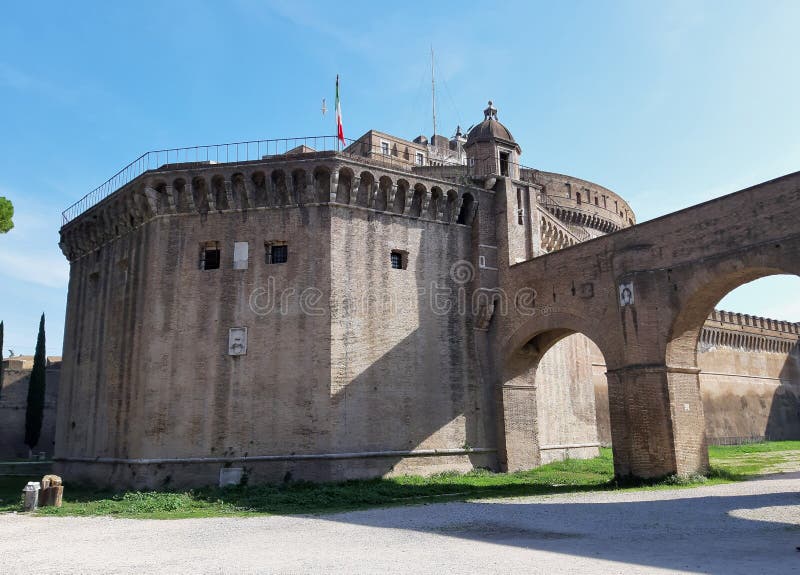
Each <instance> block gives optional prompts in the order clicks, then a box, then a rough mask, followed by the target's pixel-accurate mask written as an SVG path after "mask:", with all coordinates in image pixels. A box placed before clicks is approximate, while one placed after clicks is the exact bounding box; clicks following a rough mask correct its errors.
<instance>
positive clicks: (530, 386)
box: [499, 312, 618, 471]
mask: <svg viewBox="0 0 800 575" xmlns="http://www.w3.org/2000/svg"><path fill="white" fill-rule="evenodd" d="M575 335H581V336H583V338H577V339H576V338H573V339H572V340H571V341H569V340H567V338H568V337H570V336H575ZM586 339H588V340H589V341H591V342H592V343H594V345H595V346H596V347H597V348H599V349H600V352H601V353H602V354H603V356H604V358H605V360H606V363H607V364H614V363H615V362H618V359H615V358H614V357H613V356H616V355H618V354H617V352H616V350H614V349H612V348H610V346H609V345H608V342H606V341H605V339H604V338H603V337H602V334H601V333H600V330H599V328H598V326H597V325H596V322H591V321H588V320H586V319H585V318H582V317H580V316H576V315H573V314H569V313H561V312H556V313H552V314H547V315H536V316H532V317H531V318H530V319H529V320H528V321H527V322H525V323H524V324H523V325H522V326H520V328H519V329H518V330H517V331H516V332H515V333H514V334H513V335H512V336H511V337H510V338H509V339H508V341H506V344H505V347H504V350H503V353H502V354H501V356H502V363H503V366H502V372H501V373H502V376H501V382H500V384H501V386H500V390H501V394H500V397H501V398H502V400H501V406H500V409H501V411H502V414H503V417H502V422H503V431H504V433H503V434H502V437H501V441H500V442H499V448H500V449H499V451H500V463H501V466H502V467H503V468H504V469H505V470H507V471H518V470H523V469H530V468H531V467H534V466H537V465H541V464H542V463H546V462H547V461H548V460H547V459H546V458H547V457H548V453H554V452H553V451H547V452H545V451H543V449H542V448H547V449H555V448H556V447H555V446H554V445H552V443H553V441H552V440H553V439H554V437H551V438H550V439H551V441H550V443H551V445H550V446H546V445H544V444H546V443H548V441H547V440H546V439H544V438H545V437H546V436H547V435H548V434H550V435H552V434H553V433H555V434H556V435H559V432H558V431H556V430H555V429H553V428H552V426H550V425H549V424H548V418H550V420H549V421H550V423H554V421H553V417H556V418H559V420H560V419H561V418H563V415H562V416H554V415H553V413H552V412H548V411H547V408H546V407H545V406H544V405H540V404H539V399H540V397H541V396H540V394H541V393H543V390H546V387H547V384H548V382H550V381H551V380H550V379H549V378H548V373H551V371H549V369H548V365H549V366H550V369H552V365H553V358H551V360H550V361H548V362H547V363H543V360H545V358H546V357H547V354H548V352H550V351H551V350H552V349H553V348H554V347H555V346H556V345H557V344H559V343H560V342H562V341H563V342H564V344H565V345H566V347H560V349H559V353H565V352H566V353H569V352H570V350H572V352H573V353H575V352H579V350H580V349H581V348H582V347H583V349H584V350H585V351H586V353H591V351H590V350H589V348H588V347H586V346H587V345H588V344H586V343H585V342H586ZM567 341H569V343H567ZM540 369H541V370H543V371H542V373H540ZM581 383H582V384H585V385H586V386H587V389H586V391H585V393H586V394H589V395H590V396H591V399H589V400H587V402H588V403H583V405H584V406H586V407H588V409H589V411H588V412H584V413H589V414H590V415H591V417H592V418H594V413H595V412H594V386H593V384H592V383H591V379H590V380H589V381H585V380H581ZM544 393H545V394H547V393H548V392H547V391H544ZM551 393H552V392H551ZM556 393H558V392H556ZM578 395H580V394H578ZM545 397H546V395H545ZM571 405H575V406H578V405H581V403H580V402H579V403H577V404H571ZM570 413H572V412H570ZM577 413H580V412H576V414H575V417H576V418H577V419H576V420H574V423H578V422H579V421H582V419H581V417H580V416H579V415H577ZM570 421H572V420H570ZM556 427H558V426H557V425H556ZM543 434H544V435H543ZM559 436H560V435H559ZM555 443H556V444H563V443H564V442H563V441H555ZM567 443H569V442H567ZM572 447H573V448H574V447H578V448H582V449H584V450H588V449H596V447H597V445H596V443H595V444H590V445H587V444H585V443H584V444H583V446H582V447H581V446H580V445H578V446H572ZM587 455H588V456H591V454H590V453H587Z"/></svg>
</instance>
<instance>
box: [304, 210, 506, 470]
mask: <svg viewBox="0 0 800 575" xmlns="http://www.w3.org/2000/svg"><path fill="white" fill-rule="evenodd" d="M342 218H343V220H344V221H346V223H347V225H346V226H345V230H346V231H344V232H343V233H345V234H350V233H353V234H354V235H353V236H352V237H345V238H343V241H344V242H345V246H346V250H355V249H359V248H358V246H357V245H356V244H357V242H364V241H366V242H367V245H368V246H370V247H369V249H368V250H367V252H368V255H367V257H359V258H352V259H351V260H349V261H348V262H347V265H344V266H343V267H342V270H341V273H342V277H340V282H339V285H340V286H341V287H340V288H339V289H340V293H339V294H334V295H333V298H332V299H333V300H334V301H333V302H332V306H333V307H334V309H333V310H332V312H333V313H332V322H333V326H332V329H333V331H334V338H333V340H334V347H333V350H334V357H333V358H332V380H331V400H330V402H331V403H330V405H331V407H330V410H331V415H330V417H331V440H330V447H329V449H330V451H332V452H339V453H342V452H387V451H388V452H391V451H420V450H434V449H437V450H438V449H447V450H454V451H457V452H458V451H460V452H462V453H455V454H452V455H448V456H437V457H436V459H433V458H431V457H413V458H404V457H402V456H382V457H373V458H369V459H351V460H337V461H331V462H328V463H327V464H326V465H327V466H328V470H327V474H328V476H330V477H336V478H358V477H374V476H377V475H385V474H388V473H392V472H395V473H403V474H406V473H414V474H419V473H431V472H438V471H445V470H461V471H466V470H469V469H471V468H473V467H494V466H495V465H496V453H495V452H494V451H493V450H492V451H482V450H484V449H488V448H492V449H493V448H494V447H495V441H494V436H493V434H492V433H491V432H490V430H491V429H492V426H491V421H492V415H491V409H492V405H491V402H492V399H493V396H492V394H491V390H488V389H487V388H486V386H484V385H481V384H480V383H479V378H480V374H479V373H478V371H479V370H478V369H477V368H476V366H475V365H474V360H472V359H471V358H472V357H474V355H475V342H474V334H473V329H472V319H471V316H469V314H460V313H452V312H451V313H436V312H435V311H434V309H433V307H432V305H431V301H430V297H431V296H430V294H431V285H432V284H433V283H436V284H437V285H438V286H440V287H444V288H445V289H447V290H451V291H450V293H451V294H457V293H458V290H459V288H464V289H465V290H466V293H469V292H468V289H467V288H468V287H469V286H468V285H465V286H462V285H459V284H457V283H456V282H455V281H454V279H453V278H452V277H450V267H451V265H452V264H453V263H454V262H456V261H458V260H461V259H464V256H465V255H467V254H468V253H469V252H470V244H471V243H472V238H471V236H470V233H469V231H468V230H464V229H463V228H462V229H457V228H454V227H448V228H447V229H446V230H444V232H445V233H442V230H441V229H440V226H441V224H436V223H427V222H422V221H420V222H418V224H417V225H418V227H419V228H418V230H415V231H414V232H412V234H411V235H412V236H413V235H414V233H416V232H417V231H418V233H419V244H418V245H414V243H413V241H412V242H409V243H407V238H408V236H409V234H408V233H407V231H405V232H402V231H401V228H400V227H399V226H398V227H397V228H396V229H395V230H391V231H390V233H389V234H388V237H389V238H390V239H389V242H388V245H387V243H386V240H385V239H384V240H382V238H385V237H386V235H385V234H381V233H377V232H376V231H375V230H376V226H375V223H376V222H373V221H372V220H379V222H377V223H379V224H380V223H383V224H384V225H385V226H387V227H389V226H392V225H393V224H392V223H391V220H390V219H389V216H383V215H380V214H378V215H374V214H371V213H368V214H361V213H359V212H355V213H354V212H352V211H347V212H346V213H344V215H342ZM351 219H352V222H351V221H350V220H351ZM358 220H364V221H361V222H359V221H358ZM380 220H384V221H383V222H380ZM353 230H360V231H353ZM371 234H374V235H371ZM395 234H396V235H395ZM459 234H463V235H459ZM365 236H366V237H365ZM393 241H396V242H397V245H396V246H392V245H391V243H392V242H393ZM403 246H407V247H408V248H409V250H410V251H411V253H408V252H404V255H403V256H402V257H403V258H409V259H410V261H406V260H405V259H403V260H402V266H403V267H404V268H411V269H394V268H393V267H392V266H391V264H392V261H391V258H390V253H391V249H392V248H393V247H394V248H399V247H403ZM415 251H416V252H417V253H413V252H415ZM365 290H366V293H365ZM336 300H339V301H336ZM343 300H344V301H343ZM451 303H453V305H455V302H451ZM414 307H416V309H414ZM403 333H407V335H405V337H402V339H399V341H397V336H398V335H400V334H403ZM395 341H396V343H393V342H395ZM454 348H457V351H455V350H454ZM372 350H375V351H374V353H375V354H376V355H377V354H380V356H379V357H377V358H376V357H374V355H373V354H372ZM386 350H388V351H386ZM337 351H338V353H336V352H337ZM337 355H338V357H336V356H337ZM471 450H475V451H474V452H471ZM401 462H402V463H401ZM298 470H299V469H298Z"/></svg>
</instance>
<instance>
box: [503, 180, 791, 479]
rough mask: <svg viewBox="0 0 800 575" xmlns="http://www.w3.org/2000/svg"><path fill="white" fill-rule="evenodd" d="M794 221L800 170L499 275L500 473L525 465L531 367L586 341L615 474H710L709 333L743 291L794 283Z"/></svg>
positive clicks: (531, 441)
mask: <svg viewBox="0 0 800 575" xmlns="http://www.w3.org/2000/svg"><path fill="white" fill-rule="evenodd" d="M798 214H800V172H798V173H795V174H791V175H787V176H784V177H782V178H778V179H775V180H772V181H769V182H766V183H763V184H759V185H757V186H754V187H752V188H748V189H745V190H742V191H740V192H737V193H734V194H731V195H728V196H724V197H721V198H718V199H715V200H712V201H709V202H706V203H703V204H700V205H697V206H694V207H691V208H688V209H685V210H681V211H679V212H675V213H673V214H669V215H667V216H664V217H661V218H658V219H655V220H652V221H649V222H647V223H644V224H640V225H636V226H634V227H631V228H627V229H624V230H621V231H619V232H616V233H613V234H610V235H608V236H603V237H599V238H597V239H594V240H592V241H588V242H585V243H581V244H578V245H575V246H572V247H569V248H566V249H563V250H560V251H557V252H554V253H551V254H547V255H544V256H541V257H537V258H535V259H532V260H529V261H526V262H523V263H519V264H515V265H511V266H509V267H507V268H506V269H505V271H502V270H501V277H500V286H501V288H502V292H503V293H504V294H505V296H506V297H507V298H508V299H509V301H508V305H507V306H504V308H506V309H507V311H505V310H504V311H505V313H502V312H496V313H495V318H494V320H495V321H494V322H492V323H493V325H492V329H491V330H490V332H489V337H490V341H491V345H492V348H493V352H494V353H493V356H494V358H495V360H494V361H495V362H496V363H495V365H494V368H495V373H496V374H497V377H498V378H499V380H500V381H499V382H498V385H499V389H501V390H502V392H501V393H500V404H501V409H500V412H501V414H502V418H501V426H502V429H501V430H500V433H499V436H500V437H501V438H504V440H503V441H501V444H503V445H501V446H500V456H501V461H504V463H505V466H506V467H507V468H508V469H522V468H526V467H530V457H531V456H530V446H531V445H536V444H537V442H536V440H535V437H531V434H535V433H536V431H535V429H536V427H535V425H533V423H532V421H531V419H532V418H533V419H535V413H533V414H531V413H530V407H523V406H529V405H530V403H529V402H527V403H526V402H525V401H522V398H523V396H524V394H525V393H526V390H530V389H535V386H536V366H537V365H538V362H539V360H540V359H541V358H542V357H543V356H544V354H545V352H546V351H547V350H548V348H549V347H550V346H552V345H553V344H554V343H555V342H557V341H559V340H560V339H561V338H563V337H566V336H567V335H569V334H572V333H582V334H584V335H586V336H587V337H589V338H590V339H592V340H593V341H594V342H595V343H596V344H597V345H598V346H599V348H600V349H601V351H602V352H603V354H604V356H605V360H606V365H607V366H608V371H607V377H608V389H609V408H610V415H611V428H612V440H613V451H614V468H615V472H616V474H617V476H618V477H625V476H637V477H644V478H647V477H658V476H663V475H668V474H681V475H687V474H692V473H703V472H705V471H706V470H707V467H708V455H707V449H706V439H705V432H704V416H703V407H702V403H701V399H700V391H699V380H698V374H699V369H698V368H697V341H698V337H699V335H700V332H701V329H702V327H703V323H704V321H705V319H706V318H707V316H708V314H709V313H710V312H711V310H712V309H713V307H714V305H715V304H716V303H717V302H718V301H719V300H720V299H721V298H722V297H723V296H724V295H725V294H727V293H728V292H729V291H731V290H732V289H734V288H736V287H738V286H739V285H741V284H743V283H746V282H749V281H752V280H754V279H757V278H759V277H763V276H767V275H772V274H798V275H800V223H799V222H800V220H798V217H799V216H798ZM534 294H535V296H534ZM495 307H496V309H501V308H498V307H497V306H495ZM527 397H530V396H527Z"/></svg>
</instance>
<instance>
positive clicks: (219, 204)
mask: <svg viewBox="0 0 800 575" xmlns="http://www.w3.org/2000/svg"><path fill="white" fill-rule="evenodd" d="M211 192H212V194H213V197H214V207H215V208H216V209H218V210H227V209H230V206H229V205H228V194H227V192H226V190H225V176H223V175H221V174H216V175H214V176H212V177H211Z"/></svg>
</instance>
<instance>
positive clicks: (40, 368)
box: [25, 314, 47, 450]
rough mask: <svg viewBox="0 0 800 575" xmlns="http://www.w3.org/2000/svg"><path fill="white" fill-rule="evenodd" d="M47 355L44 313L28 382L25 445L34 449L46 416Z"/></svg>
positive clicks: (40, 322) (40, 321)
mask: <svg viewBox="0 0 800 575" xmlns="http://www.w3.org/2000/svg"><path fill="white" fill-rule="evenodd" d="M46 363H47V356H46V355H45V350H44V314H42V319H40V320H39V336H38V337H37V338H36V352H35V353H34V354H33V369H32V370H31V379H30V382H29V383H28V406H27V408H26V410H25V445H27V446H28V448H29V449H31V450H33V448H34V447H36V444H37V443H39V436H40V435H41V433H42V418H43V417H44V392H45V385H46V384H47V381H46V379H45V368H46Z"/></svg>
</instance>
